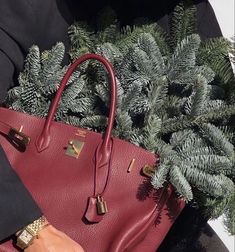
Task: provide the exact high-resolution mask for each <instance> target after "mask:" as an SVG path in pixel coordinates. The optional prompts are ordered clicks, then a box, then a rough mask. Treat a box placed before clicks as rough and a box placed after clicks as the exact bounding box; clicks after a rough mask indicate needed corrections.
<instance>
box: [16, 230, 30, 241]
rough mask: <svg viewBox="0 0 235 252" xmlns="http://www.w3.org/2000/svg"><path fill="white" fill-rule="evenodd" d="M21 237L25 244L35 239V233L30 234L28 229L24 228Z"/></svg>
mask: <svg viewBox="0 0 235 252" xmlns="http://www.w3.org/2000/svg"><path fill="white" fill-rule="evenodd" d="M19 238H20V239H21V241H23V242H24V243H25V244H29V243H30V241H31V240H32V239H33V235H32V234H30V233H29V232H28V231H27V230H24V231H23V232H22V233H21V234H20V236H19Z"/></svg>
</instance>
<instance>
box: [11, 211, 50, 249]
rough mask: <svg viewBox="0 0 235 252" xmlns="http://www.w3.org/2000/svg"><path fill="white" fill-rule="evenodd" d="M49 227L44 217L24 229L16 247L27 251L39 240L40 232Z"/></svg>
mask: <svg viewBox="0 0 235 252" xmlns="http://www.w3.org/2000/svg"><path fill="white" fill-rule="evenodd" d="M48 225H49V222H48V221H47V219H46V218H45V217H44V216H42V217H40V218H39V219H37V220H35V221H34V222H33V223H31V224H29V225H28V226H26V227H25V228H23V229H22V230H21V231H20V232H19V234H17V243H16V245H17V246H18V247H19V248H21V249H26V248H27V247H28V246H29V245H31V244H32V243H33V240H34V239H35V238H37V235H38V232H39V231H40V230H42V229H43V228H45V227H46V226H48Z"/></svg>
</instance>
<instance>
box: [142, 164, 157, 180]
mask: <svg viewBox="0 0 235 252" xmlns="http://www.w3.org/2000/svg"><path fill="white" fill-rule="evenodd" d="M142 172H143V174H144V175H145V176H147V177H152V176H153V174H154V173H155V167H154V166H151V165H145V166H144V167H143V168H142Z"/></svg>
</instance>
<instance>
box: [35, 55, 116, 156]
mask: <svg viewBox="0 0 235 252" xmlns="http://www.w3.org/2000/svg"><path fill="white" fill-rule="evenodd" d="M90 59H95V60H98V61H99V62H101V63H102V64H103V65H104V67H105V68H106V70H107V72H108V74H109V77H110V86H111V87H110V90H111V92H110V109H109V117H108V125H107V128H106V131H105V134H104V138H103V141H102V144H101V146H100V148H99V154H101V155H102V159H103V161H105V160H106V161H107V158H108V157H109V153H110V150H109V148H110V144H111V134H112V129H113V124H114V119H115V112H116V99H117V84H116V78H115V73H114V70H113V67H112V65H111V63H110V62H109V61H108V60H107V59H105V58H104V57H102V56H100V55H97V54H92V53H91V54H85V55H83V56H82V57H80V58H78V59H77V60H76V61H74V62H73V63H72V64H71V66H70V67H69V68H68V70H67V72H66V73H65V75H64V77H63V79H62V81H61V83H60V87H59V89H58V91H57V92H56V95H55V98H54V100H53V101H52V104H51V105H50V109H49V112H48V116H47V119H46V121H45V124H44V127H43V130H42V132H41V134H40V135H39V137H38V139H37V141H36V147H37V150H38V152H41V151H43V150H45V149H46V148H48V147H49V144H50V128H51V124H52V122H53V120H54V116H55V113H56V110H57V108H58V104H59V101H60V99H61V96H62V93H63V91H64V89H65V87H66V84H67V82H68V80H69V78H70V77H71V75H72V73H73V72H74V71H75V69H76V68H77V66H78V65H80V64H82V63H83V62H84V61H86V60H90ZM104 159H105V160H104Z"/></svg>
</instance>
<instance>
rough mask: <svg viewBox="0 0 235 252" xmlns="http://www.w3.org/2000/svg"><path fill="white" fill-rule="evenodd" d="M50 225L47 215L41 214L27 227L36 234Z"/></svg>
mask: <svg viewBox="0 0 235 252" xmlns="http://www.w3.org/2000/svg"><path fill="white" fill-rule="evenodd" d="M47 225H48V221H47V219H46V217H45V216H41V217H40V218H38V219H37V220H35V221H34V222H32V223H31V224H29V225H28V226H27V227H26V229H27V230H28V231H29V232H30V233H31V234H32V235H34V236H36V235H37V234H38V232H39V231H40V230H41V229H43V227H45V226H47Z"/></svg>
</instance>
